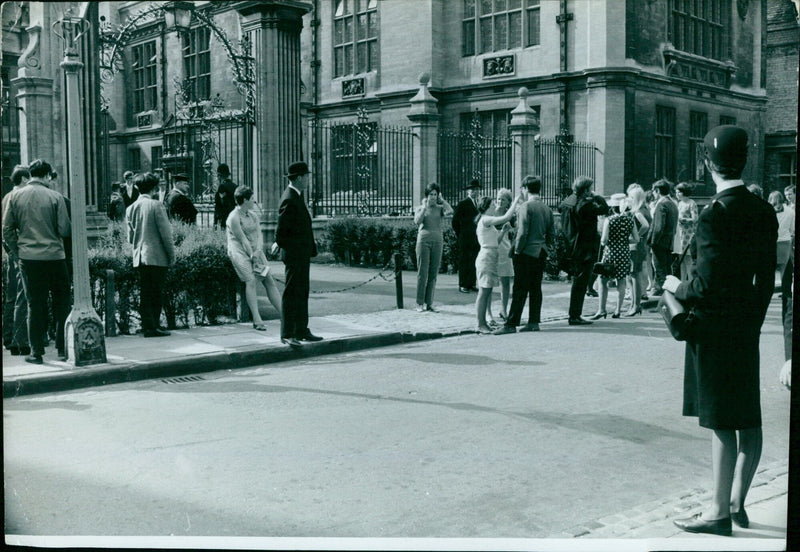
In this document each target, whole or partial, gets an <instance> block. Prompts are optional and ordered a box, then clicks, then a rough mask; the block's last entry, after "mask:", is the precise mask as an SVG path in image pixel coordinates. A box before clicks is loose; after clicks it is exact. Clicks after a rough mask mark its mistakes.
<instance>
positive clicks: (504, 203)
mask: <svg viewBox="0 0 800 552" xmlns="http://www.w3.org/2000/svg"><path fill="white" fill-rule="evenodd" d="M513 201H514V196H512V195H511V190H509V189H507V188H501V189H500V190H498V191H497V199H495V206H494V208H495V214H496V215H504V214H506V213H507V212H508V210H509V208H511V203H512V202H513ZM514 218H515V217H513V216H512V219H511V220H510V221H509V223H508V224H509V226H508V228H507V230H506V231H505V232H503V231H502V228H501V234H502V237H501V238H500V243H498V244H497V276H498V277H499V278H500V318H501V319H502V320H503V322H505V321H506V319H507V318H508V301H509V298H510V296H511V284H512V283H513V281H514V263H513V261H512V260H511V255H510V253H511V237H512V234H513V232H514V229H513V228H511V224H512V223H513V222H514ZM504 226H505V225H504ZM486 315H487V316H488V318H489V323H490V324H491V323H492V322H493V321H494V320H493V317H492V302H491V300H490V301H489V305H488V306H487V307H486Z"/></svg>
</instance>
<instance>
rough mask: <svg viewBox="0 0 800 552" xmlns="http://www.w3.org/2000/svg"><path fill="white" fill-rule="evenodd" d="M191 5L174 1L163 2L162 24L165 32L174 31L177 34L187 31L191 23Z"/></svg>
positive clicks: (181, 0)
mask: <svg viewBox="0 0 800 552" xmlns="http://www.w3.org/2000/svg"><path fill="white" fill-rule="evenodd" d="M192 8H193V6H192V4H191V2H186V1H184V0H176V1H173V2H165V3H164V5H163V9H164V24H165V25H166V27H167V30H173V29H174V30H175V31H177V32H178V33H179V34H180V33H185V32H186V31H188V30H189V25H191V23H192Z"/></svg>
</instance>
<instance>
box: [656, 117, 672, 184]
mask: <svg viewBox="0 0 800 552" xmlns="http://www.w3.org/2000/svg"><path fill="white" fill-rule="evenodd" d="M676 121H677V112H676V109H675V108H674V107H672V106H668V105H657V106H656V117H655V125H654V126H653V130H654V136H653V160H654V162H653V178H654V179H655V180H658V179H659V178H667V179H668V180H675V144H676V140H675V128H676ZM670 131H671V132H670ZM659 172H660V173H661V174H659Z"/></svg>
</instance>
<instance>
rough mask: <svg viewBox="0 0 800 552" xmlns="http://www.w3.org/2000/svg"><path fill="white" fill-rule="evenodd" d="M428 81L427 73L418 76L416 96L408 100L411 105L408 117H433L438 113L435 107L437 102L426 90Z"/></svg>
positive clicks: (429, 79)
mask: <svg viewBox="0 0 800 552" xmlns="http://www.w3.org/2000/svg"><path fill="white" fill-rule="evenodd" d="M430 81H431V76H430V74H429V73H427V72H426V73H422V74H421V75H420V76H419V90H418V91H417V93H416V95H415V96H414V97H413V98H411V100H409V101H410V103H411V112H410V113H409V115H421V114H425V115H433V114H438V113H439V109H438V107H437V104H438V103H439V100H437V99H436V98H434V97H433V96H432V95H431V93H430V91H429V90H428V84H430Z"/></svg>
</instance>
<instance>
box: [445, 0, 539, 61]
mask: <svg viewBox="0 0 800 552" xmlns="http://www.w3.org/2000/svg"><path fill="white" fill-rule="evenodd" d="M483 2H489V3H490V4H491V8H490V11H485V12H484V11H483V10H482V4H483ZM498 2H503V5H504V7H502V8H498ZM512 2H513V6H512ZM461 7H462V17H461V56H462V57H468V56H475V55H485V54H491V53H494V52H502V51H505V50H519V49H523V48H530V47H533V46H539V45H540V44H541V2H540V0H463V1H462V4H461ZM533 14H536V16H537V17H536V18H535V21H536V29H535V32H533V31H532V25H531V21H532V18H533ZM514 16H517V20H518V23H517V26H518V31H517V32H518V34H519V38H518V40H514V41H512V36H511V34H512V33H511V30H512V21H513V20H514ZM503 21H504V23H501V22H503ZM503 26H504V32H505V42H504V44H498V40H497V35H498V29H499V28H500V27H503ZM484 28H486V29H488V32H487V31H486V30H483V29H484ZM487 34H490V35H491V37H490V39H489V42H490V43H491V44H490V45H487V44H486V40H487V38H486V35H487ZM534 37H535V38H534Z"/></svg>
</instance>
